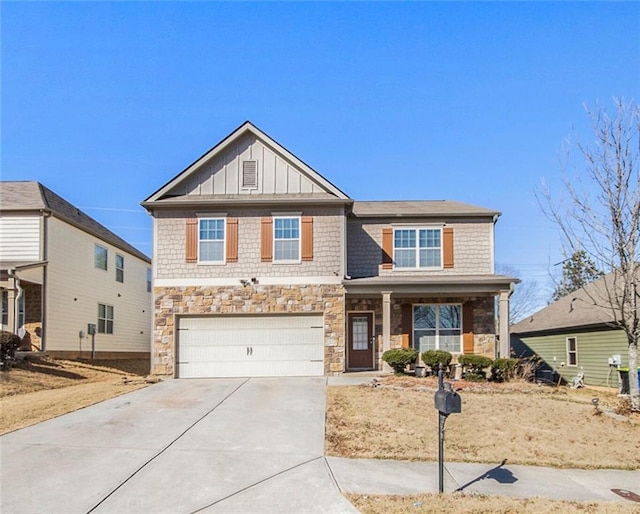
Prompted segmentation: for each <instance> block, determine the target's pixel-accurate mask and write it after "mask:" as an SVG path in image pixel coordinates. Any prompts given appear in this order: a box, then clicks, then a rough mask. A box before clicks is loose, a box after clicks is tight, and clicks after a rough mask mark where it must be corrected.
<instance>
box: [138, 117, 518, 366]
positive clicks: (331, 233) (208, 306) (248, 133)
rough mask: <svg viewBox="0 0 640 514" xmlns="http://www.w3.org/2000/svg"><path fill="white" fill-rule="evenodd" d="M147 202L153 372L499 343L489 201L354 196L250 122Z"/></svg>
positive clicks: (503, 292)
mask: <svg viewBox="0 0 640 514" xmlns="http://www.w3.org/2000/svg"><path fill="white" fill-rule="evenodd" d="M142 205H143V206H144V207H145V208H146V209H147V210H148V211H149V212H150V213H151V215H152V216H153V223H154V230H153V233H154V250H153V263H154V267H153V269H154V272H153V286H154V287H153V292H154V305H155V322H154V334H153V342H152V369H153V372H154V373H156V374H165V375H170V376H176V377H233V376H295V375H324V374H330V373H340V372H343V371H349V370H367V369H379V368H380V367H381V364H382V363H381V359H380V357H381V355H382V353H383V352H384V351H385V350H387V349H389V348H394V347H401V346H413V347H415V348H417V349H420V350H421V351H424V350H426V349H430V348H436V349H445V350H448V351H450V352H452V353H454V354H461V353H481V354H487V355H490V356H495V355H496V354H502V355H506V354H508V344H509V337H508V323H507V320H508V309H509V307H508V305H509V295H510V292H511V289H512V287H513V284H514V283H515V282H516V280H515V279H513V278H509V277H505V276H501V275H496V274H495V273H494V225H495V223H496V221H497V219H498V216H499V215H500V213H498V212H496V211H494V210H491V209H485V208H482V207H475V206H472V205H467V204H463V203H459V202H453V201H415V202H358V201H354V200H352V199H351V198H350V197H349V196H347V195H346V194H345V193H344V192H343V191H341V190H340V189H339V188H338V187H336V186H335V185H334V184H332V183H331V182H329V181H328V180H327V179H325V178H324V177H322V176H321V175H320V174H319V173H318V172H316V171H315V170H313V169H312V168H310V167H309V166H308V165H307V164H305V163H304V162H303V161H301V160H300V159H299V158H297V157H296V156H295V155H293V154H292V153H291V152H289V151H288V150H287V149H285V148H284V147H282V146H281V145H280V144H278V143H277V142H276V141H274V140H273V139H272V138H271V137H269V136H268V135H266V134H265V133H263V132H262V131H260V130H259V129H258V128H256V127H255V126H254V125H253V124H251V123H249V122H246V123H244V124H243V125H241V126H240V127H239V128H237V129H236V130H234V131H233V132H232V133H231V134H229V135H228V136H227V137H226V138H224V139H223V140H222V141H221V142H220V143H218V144H217V145H216V146H214V147H213V148H212V149H211V150H209V151H208V152H207V153H205V154H204V155H203V156H202V157H200V158H199V159H198V160H196V161H195V162H194V163H193V164H191V165H190V166H188V167H187V168H186V169H185V170H183V171H182V172H181V173H179V174H178V175H177V176H176V177H175V178H174V179H172V180H171V181H169V182H168V183H167V184H165V185H164V186H162V187H161V188H160V189H158V190H157V191H156V192H155V193H153V194H152V195H151V196H150V197H149V198H148V199H146V200H145V201H144V202H143V203H142ZM496 299H498V302H496ZM496 303H497V305H498V311H499V320H500V321H499V327H497V326H496V325H497V324H498V323H497V322H496V312H495V311H496ZM497 333H498V334H499V341H500V343H501V344H498V342H497V338H496V334H497Z"/></svg>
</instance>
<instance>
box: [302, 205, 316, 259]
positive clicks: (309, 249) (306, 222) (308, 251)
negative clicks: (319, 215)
mask: <svg viewBox="0 0 640 514" xmlns="http://www.w3.org/2000/svg"><path fill="white" fill-rule="evenodd" d="M302 260H303V261H312V260H313V216H303V217H302Z"/></svg>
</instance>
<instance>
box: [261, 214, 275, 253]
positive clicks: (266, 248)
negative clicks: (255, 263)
mask: <svg viewBox="0 0 640 514" xmlns="http://www.w3.org/2000/svg"><path fill="white" fill-rule="evenodd" d="M260 235H261V237H260V248H261V251H260V259H261V260H262V262H270V261H272V260H273V219H272V218H262V227H261V234H260Z"/></svg>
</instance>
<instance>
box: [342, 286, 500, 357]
mask: <svg viewBox="0 0 640 514" xmlns="http://www.w3.org/2000/svg"><path fill="white" fill-rule="evenodd" d="M417 303H430V304H433V303H461V304H469V303H470V304H472V305H473V333H474V337H473V340H474V348H473V352H474V353H476V354H481V355H486V356H488V357H491V358H493V357H495V351H496V335H495V333H496V326H495V317H494V298H493V297H492V296H488V297H474V298H455V297H452V298H428V297H421V298H401V297H395V296H393V294H392V295H391V348H401V347H402V305H404V304H417ZM346 309H347V311H373V312H374V317H375V320H374V325H375V327H374V330H375V335H376V336H377V340H378V345H377V348H376V355H375V359H376V360H375V362H377V363H378V369H382V359H381V357H382V353H383V352H384V350H383V346H382V345H383V342H382V295H380V296H379V297H377V298H376V297H374V298H347V300H346Z"/></svg>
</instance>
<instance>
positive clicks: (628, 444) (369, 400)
mask: <svg viewBox="0 0 640 514" xmlns="http://www.w3.org/2000/svg"><path fill="white" fill-rule="evenodd" d="M430 386H433V387H434V388H435V384H434V383H432V382H430V381H428V380H426V381H425V380H424V379H415V378H412V377H411V378H407V377H404V378H398V379H395V378H393V377H390V378H389V379H387V380H385V381H383V387H376V388H373V387H369V386H351V387H330V388H328V390H327V428H326V452H327V454H328V455H333V456H338V457H348V458H368V459H400V460H414V461H436V460H437V458H438V431H437V430H438V428H437V427H438V413H437V411H436V410H435V408H434V406H433V392H432V391H431V390H428V388H429V387H430ZM416 387H417V388H418V389H416ZM469 388H470V390H466V391H464V390H463V391H461V392H460V394H461V396H462V414H454V415H451V416H450V417H449V418H448V420H447V425H446V442H445V458H446V459H447V460H448V461H455V462H477V463H496V462H501V461H502V460H504V459H507V461H508V462H509V463H511V464H524V465H535V466H552V467H559V468H582V469H599V468H613V469H629V470H634V469H640V419H639V418H637V417H635V418H627V420H626V421H622V420H617V419H612V418H610V417H608V416H606V415H603V414H598V413H597V411H596V410H595V409H594V407H593V405H592V404H591V398H592V397H594V396H598V397H599V398H600V407H601V409H607V408H614V406H615V404H616V402H617V398H616V395H614V394H611V393H604V392H600V391H598V392H594V391H585V390H571V389H567V388H559V389H556V388H547V387H539V386H536V385H531V384H522V385H514V384H509V383H508V384H495V385H493V384H491V385H489V384H488V385H486V386H478V385H470V386H469ZM474 388H476V389H474ZM603 448H606V451H602V450H603Z"/></svg>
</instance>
